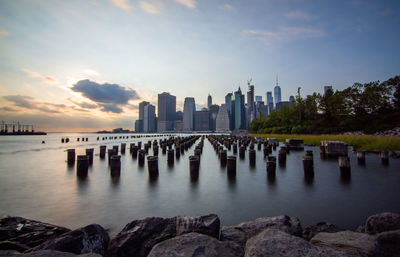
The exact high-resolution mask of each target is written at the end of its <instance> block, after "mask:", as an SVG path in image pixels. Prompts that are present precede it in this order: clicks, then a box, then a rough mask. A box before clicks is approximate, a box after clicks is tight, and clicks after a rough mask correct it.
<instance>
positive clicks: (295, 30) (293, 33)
mask: <svg viewBox="0 0 400 257" xmlns="http://www.w3.org/2000/svg"><path fill="white" fill-rule="evenodd" d="M242 33H243V34H245V35H249V36H254V37H255V38H257V39H258V40H261V41H263V42H264V43H266V44H268V43H270V41H271V40H287V41H291V40H295V39H306V38H316V37H322V36H324V35H325V32H324V31H323V30H321V29H318V28H308V27H280V28H279V29H278V30H276V31H269V30H243V31H242Z"/></svg>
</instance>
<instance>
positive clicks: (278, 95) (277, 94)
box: [274, 80, 282, 107]
mask: <svg viewBox="0 0 400 257" xmlns="http://www.w3.org/2000/svg"><path fill="white" fill-rule="evenodd" d="M274 100H275V107H276V104H277V103H280V102H281V101H282V99H281V87H280V86H278V80H276V86H275V87H274Z"/></svg>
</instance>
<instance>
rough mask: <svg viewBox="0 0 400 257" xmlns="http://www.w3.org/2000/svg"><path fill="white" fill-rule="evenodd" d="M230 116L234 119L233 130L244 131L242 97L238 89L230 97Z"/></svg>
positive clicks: (244, 115) (244, 117) (244, 121)
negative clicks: (231, 106)
mask: <svg viewBox="0 0 400 257" xmlns="http://www.w3.org/2000/svg"><path fill="white" fill-rule="evenodd" d="M232 104H233V110H232V112H233V113H232V116H233V117H234V129H235V130H236V129H246V114H245V111H246V110H245V107H244V95H243V94H242V90H241V89H240V87H239V89H238V91H236V92H235V93H234V94H233V96H232Z"/></svg>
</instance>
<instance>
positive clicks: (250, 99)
mask: <svg viewBox="0 0 400 257" xmlns="http://www.w3.org/2000/svg"><path fill="white" fill-rule="evenodd" d="M248 86H249V91H248V92H247V126H248V125H249V124H250V122H251V121H252V120H253V118H254V117H255V112H254V85H250V81H249V82H248Z"/></svg>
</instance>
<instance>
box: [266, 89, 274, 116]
mask: <svg viewBox="0 0 400 257" xmlns="http://www.w3.org/2000/svg"><path fill="white" fill-rule="evenodd" d="M267 107H268V114H270V113H271V112H272V110H273V109H274V98H273V97H272V92H271V91H267Z"/></svg>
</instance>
